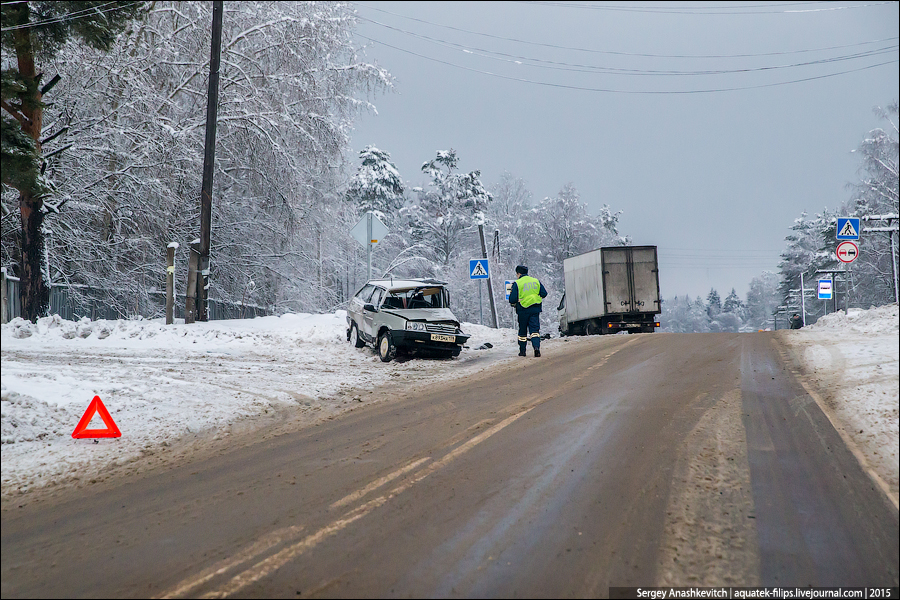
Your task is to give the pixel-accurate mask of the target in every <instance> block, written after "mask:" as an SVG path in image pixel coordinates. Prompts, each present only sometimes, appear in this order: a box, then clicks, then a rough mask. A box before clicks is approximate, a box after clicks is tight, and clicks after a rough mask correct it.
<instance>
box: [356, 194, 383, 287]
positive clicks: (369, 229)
mask: <svg viewBox="0 0 900 600" xmlns="http://www.w3.org/2000/svg"><path fill="white" fill-rule="evenodd" d="M388 231H390V230H389V229H388V227H387V225H385V224H384V223H382V222H381V219H379V218H378V217H377V216H376V215H375V213H373V212H371V211H369V212H367V213H366V214H364V215H363V217H362V219H360V220H359V223H357V224H356V225H354V226H353V229H351V230H350V235H351V236H353V239H354V240H356V241H357V242H359V243H360V244H362V246H363V247H364V248H365V249H366V281H368V280H369V279H372V246H374V245H375V244H377V243H378V242H379V240H381V239H382V238H384V236H386V235H387V233H388Z"/></svg>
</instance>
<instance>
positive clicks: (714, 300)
mask: <svg viewBox="0 0 900 600" xmlns="http://www.w3.org/2000/svg"><path fill="white" fill-rule="evenodd" d="M720 312H722V298H721V297H720V296H719V292H717V291H716V290H715V288H710V290H709V293H708V294H707V295H706V314H707V315H709V317H710V318H711V319H713V318H715V317H716V316H717V315H718V314H719V313H720Z"/></svg>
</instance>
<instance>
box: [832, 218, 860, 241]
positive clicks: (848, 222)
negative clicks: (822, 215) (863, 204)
mask: <svg viewBox="0 0 900 600" xmlns="http://www.w3.org/2000/svg"><path fill="white" fill-rule="evenodd" d="M837 239H839V240H858V239H859V219H855V218H851V217H838V220H837Z"/></svg>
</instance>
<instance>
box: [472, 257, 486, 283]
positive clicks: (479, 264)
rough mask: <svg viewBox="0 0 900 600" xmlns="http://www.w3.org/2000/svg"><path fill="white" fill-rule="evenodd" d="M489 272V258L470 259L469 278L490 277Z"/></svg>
mask: <svg viewBox="0 0 900 600" xmlns="http://www.w3.org/2000/svg"><path fill="white" fill-rule="evenodd" d="M489 273H490V268H489V267H488V259H486V258H473V259H472V260H470V261H469V279H488V278H490V274H489Z"/></svg>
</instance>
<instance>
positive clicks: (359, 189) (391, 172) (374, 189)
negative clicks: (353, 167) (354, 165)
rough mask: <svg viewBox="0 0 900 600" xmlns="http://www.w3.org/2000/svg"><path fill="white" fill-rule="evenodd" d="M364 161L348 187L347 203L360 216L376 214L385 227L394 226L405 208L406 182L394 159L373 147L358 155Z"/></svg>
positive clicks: (366, 148)
mask: <svg viewBox="0 0 900 600" xmlns="http://www.w3.org/2000/svg"><path fill="white" fill-rule="evenodd" d="M359 158H360V159H361V160H362V165H360V167H359V170H357V172H356V175H354V176H353V179H351V180H350V185H349V186H348V187H347V199H348V200H349V201H350V202H352V203H354V204H355V205H356V206H358V207H359V213H360V214H363V213H365V212H367V211H373V212H375V213H377V214H378V216H379V218H381V219H382V220H384V221H385V224H390V223H389V222H393V221H394V219H395V217H396V216H397V214H398V213H399V211H400V208H401V207H402V206H403V200H404V197H403V192H404V186H403V180H402V179H401V178H400V173H399V171H397V167H395V166H394V163H392V162H391V155H390V154H388V153H387V152H385V151H383V150H379V149H378V148H376V147H374V146H366V147H365V148H364V149H363V150H361V151H360V153H359Z"/></svg>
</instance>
